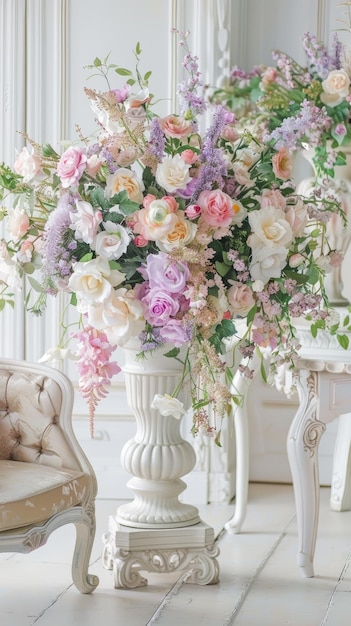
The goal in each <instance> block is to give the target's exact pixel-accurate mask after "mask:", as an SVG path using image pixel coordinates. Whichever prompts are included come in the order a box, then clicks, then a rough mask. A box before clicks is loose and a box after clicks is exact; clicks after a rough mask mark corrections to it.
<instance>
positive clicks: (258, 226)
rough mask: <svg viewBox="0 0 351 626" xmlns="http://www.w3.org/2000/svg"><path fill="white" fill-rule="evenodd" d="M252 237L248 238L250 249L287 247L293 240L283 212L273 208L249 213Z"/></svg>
mask: <svg viewBox="0 0 351 626" xmlns="http://www.w3.org/2000/svg"><path fill="white" fill-rule="evenodd" d="M249 222H250V226H251V230H252V233H253V234H252V235H250V236H249V238H248V244H249V246H250V247H251V248H256V247H261V246H262V245H263V246H268V247H269V248H273V247H275V246H279V247H281V246H284V247H288V246H289V245H290V244H291V242H292V240H293V238H294V235H293V232H292V228H291V226H290V224H289V222H288V221H287V219H286V217H285V213H284V211H282V210H281V209H276V208H275V207H270V206H268V207H264V208H261V209H260V210H259V211H252V212H251V213H249Z"/></svg>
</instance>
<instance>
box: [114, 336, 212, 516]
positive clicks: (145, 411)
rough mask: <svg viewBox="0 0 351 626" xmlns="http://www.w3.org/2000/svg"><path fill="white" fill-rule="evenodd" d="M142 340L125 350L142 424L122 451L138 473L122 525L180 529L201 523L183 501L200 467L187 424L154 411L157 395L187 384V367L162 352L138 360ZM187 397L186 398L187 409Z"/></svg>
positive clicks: (131, 396) (130, 393) (131, 397)
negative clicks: (185, 428)
mask: <svg viewBox="0 0 351 626" xmlns="http://www.w3.org/2000/svg"><path fill="white" fill-rule="evenodd" d="M138 352H140V347H139V346H138V343H137V342H136V341H133V342H129V343H128V345H127V346H126V348H125V355H126V359H125V361H126V362H125V366H124V368H123V371H124V375H125V382H126V391H127V400H128V404H129V406H130V407H131V409H132V410H133V413H134V416H135V420H136V434H135V436H134V437H133V438H132V439H130V440H129V441H127V443H126V444H125V445H124V447H123V449H122V453H121V464H122V466H123V468H124V469H125V470H126V471H127V472H128V473H129V474H131V475H132V478H131V480H130V481H129V482H128V487H129V488H130V489H131V490H132V491H133V492H134V500H133V501H132V502H129V503H128V504H124V505H122V506H120V507H119V508H118V509H117V516H116V519H117V521H118V522H119V523H120V524H123V525H125V526H131V527H134V528H179V527H182V526H189V525H192V524H196V523H198V522H199V520H200V518H199V513H198V510H197V508H196V507H194V506H192V505H189V504H185V503H183V502H180V501H179V495H180V494H181V493H182V492H183V491H184V490H185V488H186V484H185V482H184V481H183V480H181V477H182V476H184V475H185V474H188V473H189V472H190V471H191V470H192V469H193V468H194V465H195V462H196V457H195V452H194V449H193V447H192V446H191V444H190V443H189V442H188V441H186V440H184V439H183V437H182V435H181V433H180V425H181V422H180V420H179V419H177V418H176V417H173V416H172V415H170V416H167V417H164V416H162V415H161V414H160V412H159V411H158V409H154V408H151V405H152V401H153V399H154V397H155V395H156V394H161V395H164V394H168V395H172V393H173V392H174V390H175V389H176V387H177V385H178V384H179V383H180V381H181V377H182V371H183V367H182V364H181V363H180V362H178V361H177V360H176V359H173V358H168V357H165V356H163V355H164V353H165V352H166V349H162V350H161V349H160V350H157V351H155V352H154V353H152V354H151V355H148V356H146V358H145V359H142V360H137V359H136V356H137V354H138ZM185 396H186V394H185V393H184V392H183V397H182V398H180V399H182V400H183V402H184V405H185V408H186V402H187V399H186V397H185Z"/></svg>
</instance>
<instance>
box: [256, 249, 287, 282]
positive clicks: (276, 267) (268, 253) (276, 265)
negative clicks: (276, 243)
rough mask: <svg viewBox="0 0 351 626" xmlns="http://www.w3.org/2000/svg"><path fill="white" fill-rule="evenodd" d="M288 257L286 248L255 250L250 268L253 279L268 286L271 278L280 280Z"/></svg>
mask: <svg viewBox="0 0 351 626" xmlns="http://www.w3.org/2000/svg"><path fill="white" fill-rule="evenodd" d="M287 255H288V250H287V249H286V248H255V249H254V250H253V253H252V261H251V263H250V268H249V269H250V274H251V277H252V279H253V280H254V281H262V282H263V283H264V284H266V283H267V282H268V281H269V279H270V278H279V277H280V276H281V272H282V269H283V267H284V266H285V265H286V258H287Z"/></svg>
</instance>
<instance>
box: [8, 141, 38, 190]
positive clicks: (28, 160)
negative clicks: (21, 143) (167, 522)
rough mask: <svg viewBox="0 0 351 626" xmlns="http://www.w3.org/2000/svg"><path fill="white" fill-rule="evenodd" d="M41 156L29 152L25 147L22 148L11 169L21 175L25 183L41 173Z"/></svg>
mask: <svg viewBox="0 0 351 626" xmlns="http://www.w3.org/2000/svg"><path fill="white" fill-rule="evenodd" d="M41 164H42V161H41V157H40V156H39V154H35V153H34V152H33V153H32V154H31V153H30V152H28V150H27V148H23V149H22V151H21V152H20V153H19V154H18V156H17V158H16V161H15V163H14V166H13V169H14V171H15V172H16V174H19V175H20V176H23V179H24V181H25V182H26V183H28V182H29V181H31V180H33V179H35V178H36V177H38V175H40V177H41V175H42V171H41Z"/></svg>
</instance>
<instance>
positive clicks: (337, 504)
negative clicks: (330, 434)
mask: <svg viewBox="0 0 351 626" xmlns="http://www.w3.org/2000/svg"><path fill="white" fill-rule="evenodd" d="M330 508H331V509H332V510H333V511H349V510H350V509H351V414H350V413H346V414H344V415H340V417H339V425H338V433H337V436H336V440H335V447H334V455H333V474H332V484H331V496H330Z"/></svg>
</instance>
